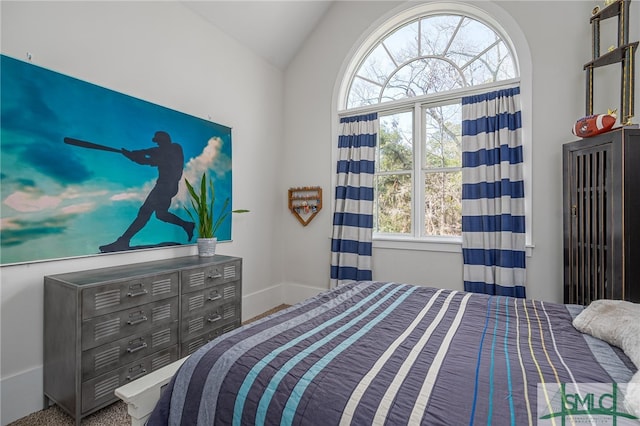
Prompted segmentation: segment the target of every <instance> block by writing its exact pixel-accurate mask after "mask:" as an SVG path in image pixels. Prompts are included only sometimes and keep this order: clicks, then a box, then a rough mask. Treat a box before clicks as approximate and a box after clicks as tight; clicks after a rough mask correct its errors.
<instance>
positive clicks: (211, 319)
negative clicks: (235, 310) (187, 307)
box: [207, 314, 222, 322]
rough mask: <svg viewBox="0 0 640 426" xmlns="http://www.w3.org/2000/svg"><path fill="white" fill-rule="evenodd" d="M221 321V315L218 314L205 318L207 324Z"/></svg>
mask: <svg viewBox="0 0 640 426" xmlns="http://www.w3.org/2000/svg"><path fill="white" fill-rule="evenodd" d="M221 319H222V315H220V314H218V315H216V316H215V317H209V318H207V321H209V322H216V321H220V320H221Z"/></svg>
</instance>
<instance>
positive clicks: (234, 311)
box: [180, 301, 240, 341]
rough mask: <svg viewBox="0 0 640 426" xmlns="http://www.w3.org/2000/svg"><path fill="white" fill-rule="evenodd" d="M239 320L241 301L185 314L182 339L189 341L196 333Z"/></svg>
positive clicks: (205, 331)
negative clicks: (188, 314)
mask: <svg viewBox="0 0 640 426" xmlns="http://www.w3.org/2000/svg"><path fill="white" fill-rule="evenodd" d="M239 320H240V301H235V302H231V303H226V304H223V305H219V306H217V307H214V308H212V309H207V310H203V311H198V312H196V313H194V314H192V315H190V316H184V315H183V319H182V321H181V326H180V329H181V332H182V341H187V340H189V339H191V338H193V337H194V336H196V335H199V334H202V333H207V332H209V331H213V330H215V329H217V328H220V327H224V326H226V325H228V324H230V323H232V322H234V321H239Z"/></svg>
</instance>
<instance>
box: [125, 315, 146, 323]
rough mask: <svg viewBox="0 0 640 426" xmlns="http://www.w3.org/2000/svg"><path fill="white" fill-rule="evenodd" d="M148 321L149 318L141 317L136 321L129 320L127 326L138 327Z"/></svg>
mask: <svg viewBox="0 0 640 426" xmlns="http://www.w3.org/2000/svg"><path fill="white" fill-rule="evenodd" d="M146 320H147V317H146V316H144V315H143V316H141V317H140V318H138V319H134V320H129V321H127V324H129V325H136V324H140V323H141V322H145V321H146Z"/></svg>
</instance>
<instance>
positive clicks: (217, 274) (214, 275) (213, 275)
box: [207, 271, 222, 279]
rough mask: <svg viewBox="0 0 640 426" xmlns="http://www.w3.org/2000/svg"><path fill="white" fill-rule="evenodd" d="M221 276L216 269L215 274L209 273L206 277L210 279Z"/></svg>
mask: <svg viewBox="0 0 640 426" xmlns="http://www.w3.org/2000/svg"><path fill="white" fill-rule="evenodd" d="M221 277H222V274H221V273H220V272H218V271H216V273H215V274H211V273H209V274H208V275H207V278H211V279H215V278H221Z"/></svg>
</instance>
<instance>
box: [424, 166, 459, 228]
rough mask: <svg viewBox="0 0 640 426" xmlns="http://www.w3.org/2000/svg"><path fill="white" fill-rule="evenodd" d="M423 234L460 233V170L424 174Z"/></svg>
mask: <svg viewBox="0 0 640 426" xmlns="http://www.w3.org/2000/svg"><path fill="white" fill-rule="evenodd" d="M424 213H425V214H424V219H425V220H424V232H425V235H444V236H460V235H462V172H461V171H456V172H447V173H427V174H426V176H425V209H424Z"/></svg>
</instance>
